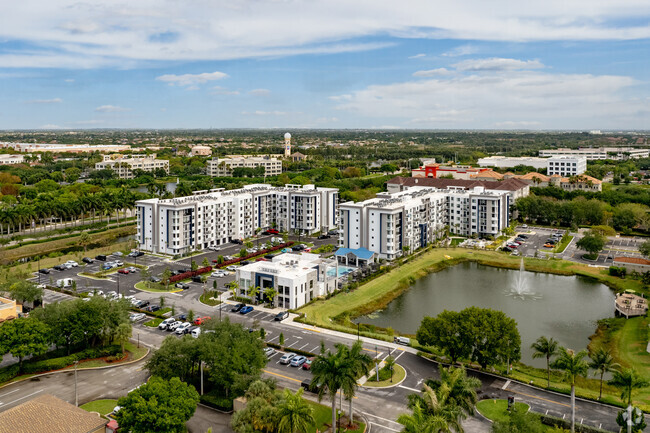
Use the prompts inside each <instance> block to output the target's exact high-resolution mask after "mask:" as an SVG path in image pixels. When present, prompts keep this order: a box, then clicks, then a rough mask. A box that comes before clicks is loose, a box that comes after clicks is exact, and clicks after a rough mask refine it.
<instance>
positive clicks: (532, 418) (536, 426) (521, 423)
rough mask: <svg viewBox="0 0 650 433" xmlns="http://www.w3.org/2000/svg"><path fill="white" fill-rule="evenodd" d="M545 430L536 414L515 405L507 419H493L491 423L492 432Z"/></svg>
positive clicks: (525, 432) (516, 432) (512, 432)
mask: <svg viewBox="0 0 650 433" xmlns="http://www.w3.org/2000/svg"><path fill="white" fill-rule="evenodd" d="M545 431H546V430H545V427H544V425H543V424H542V422H541V421H540V419H539V417H538V416H536V415H535V414H532V413H530V412H528V411H526V410H521V409H517V408H516V407H515V408H513V409H512V411H511V412H510V415H509V416H508V418H507V420H505V421H495V422H494V424H492V433H543V432H545ZM562 431H565V430H562Z"/></svg>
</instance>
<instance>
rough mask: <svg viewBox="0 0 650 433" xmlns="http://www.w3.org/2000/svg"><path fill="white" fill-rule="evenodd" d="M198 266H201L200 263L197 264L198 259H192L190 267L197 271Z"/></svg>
mask: <svg viewBox="0 0 650 433" xmlns="http://www.w3.org/2000/svg"><path fill="white" fill-rule="evenodd" d="M198 268H199V265H198V264H196V261H194V260H192V262H191V263H190V269H192V270H193V271H196V270H197V269H198Z"/></svg>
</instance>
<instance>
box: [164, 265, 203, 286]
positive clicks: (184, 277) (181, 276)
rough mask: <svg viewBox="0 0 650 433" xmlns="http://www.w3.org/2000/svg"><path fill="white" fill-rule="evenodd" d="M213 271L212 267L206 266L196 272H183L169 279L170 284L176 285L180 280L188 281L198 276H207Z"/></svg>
mask: <svg viewBox="0 0 650 433" xmlns="http://www.w3.org/2000/svg"><path fill="white" fill-rule="evenodd" d="M211 271H212V266H206V267H205V268H199V269H197V270H196V271H189V272H183V273H182V274H178V275H174V276H173V277H170V278H169V282H170V283H175V282H176V281H180V280H187V279H188V278H192V277H196V276H197V275H201V274H205V273H208V272H211Z"/></svg>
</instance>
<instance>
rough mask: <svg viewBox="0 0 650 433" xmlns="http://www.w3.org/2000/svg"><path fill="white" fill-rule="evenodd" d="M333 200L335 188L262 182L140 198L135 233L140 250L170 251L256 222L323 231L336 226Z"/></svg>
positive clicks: (238, 232)
mask: <svg viewBox="0 0 650 433" xmlns="http://www.w3.org/2000/svg"><path fill="white" fill-rule="evenodd" d="M337 202H338V189H336V188H316V187H314V185H304V186H300V185H286V186H285V187H273V186H271V185H266V184H253V185H246V186H245V187H243V188H241V189H234V190H229V191H226V190H223V189H215V190H212V191H196V192H195V193H194V195H191V196H187V197H178V198H172V199H165V200H161V199H157V198H154V199H148V200H140V201H138V202H136V209H137V230H138V232H137V239H138V242H139V243H140V248H141V249H143V250H145V251H152V252H157V253H163V254H172V255H176V254H183V253H187V252H190V251H195V250H201V249H205V248H208V247H210V246H216V245H223V244H225V243H228V242H230V241H231V240H233V239H239V240H241V239H245V238H249V237H251V236H253V234H254V233H255V229H257V228H261V229H266V228H272V227H274V228H276V229H278V230H279V231H288V232H292V233H293V232H300V233H302V234H312V233H316V232H318V231H323V232H324V231H328V230H331V229H334V228H336V226H337V223H338V221H337V217H338V207H337V206H338V205H337Z"/></svg>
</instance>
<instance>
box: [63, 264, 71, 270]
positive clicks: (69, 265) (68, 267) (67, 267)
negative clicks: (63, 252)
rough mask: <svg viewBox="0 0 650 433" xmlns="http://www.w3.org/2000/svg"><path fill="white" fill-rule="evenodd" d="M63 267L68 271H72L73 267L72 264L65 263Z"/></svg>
mask: <svg viewBox="0 0 650 433" xmlns="http://www.w3.org/2000/svg"><path fill="white" fill-rule="evenodd" d="M61 266H65V268H66V269H72V265H71V264H70V263H64V264H62V265H61Z"/></svg>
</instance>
